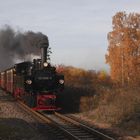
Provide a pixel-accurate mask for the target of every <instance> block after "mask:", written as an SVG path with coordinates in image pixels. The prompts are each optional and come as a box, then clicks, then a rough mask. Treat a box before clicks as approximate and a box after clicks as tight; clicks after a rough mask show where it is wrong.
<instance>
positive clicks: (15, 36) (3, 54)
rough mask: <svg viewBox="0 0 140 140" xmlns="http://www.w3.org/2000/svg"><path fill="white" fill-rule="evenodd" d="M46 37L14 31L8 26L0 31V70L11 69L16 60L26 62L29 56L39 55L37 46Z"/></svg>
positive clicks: (29, 32)
mask: <svg viewBox="0 0 140 140" xmlns="http://www.w3.org/2000/svg"><path fill="white" fill-rule="evenodd" d="M44 38H45V39H47V41H48V38H47V36H45V35H43V34H42V33H40V32H38V33H34V32H32V31H27V32H24V33H21V32H19V31H18V32H16V31H14V30H13V29H12V28H11V27H10V26H5V27H4V28H3V29H1V30H0V70H3V69H5V68H8V67H11V66H12V65H13V64H14V63H15V61H14V60H16V59H20V60H25V61H28V60H29V59H31V57H30V56H31V55H40V48H39V44H40V41H41V40H42V39H44Z"/></svg>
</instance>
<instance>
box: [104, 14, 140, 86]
mask: <svg viewBox="0 0 140 140" xmlns="http://www.w3.org/2000/svg"><path fill="white" fill-rule="evenodd" d="M112 22H113V31H112V32H109V33H108V42H109V46H108V54H107V55H106V61H107V63H108V64H109V65H110V67H111V78H112V79H114V80H115V81H118V82H122V81H124V82H125V83H126V84H128V83H129V81H132V83H135V82H136V81H139V82H140V78H139V77H140V75H139V76H137V77H135V76H136V74H138V73H140V72H139V71H138V70H139V67H140V65H137V63H138V60H139V59H140V28H139V27H140V14H137V13H130V14H129V15H127V14H126V13H125V12H119V13H117V14H116V15H115V16H114V17H113V20H112ZM134 77H135V78H134ZM128 79H129V80H128ZM136 79H137V80H136Z"/></svg>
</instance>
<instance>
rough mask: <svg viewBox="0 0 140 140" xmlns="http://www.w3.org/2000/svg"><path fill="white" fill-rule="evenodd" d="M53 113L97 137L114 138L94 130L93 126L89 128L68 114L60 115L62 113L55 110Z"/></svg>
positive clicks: (109, 139)
mask: <svg viewBox="0 0 140 140" xmlns="http://www.w3.org/2000/svg"><path fill="white" fill-rule="evenodd" d="M55 115H56V116H58V117H60V118H62V119H64V120H66V121H69V122H71V123H73V124H75V125H77V126H78V127H80V128H82V129H85V130H87V131H88V132H90V133H92V134H94V135H97V136H98V137H99V138H101V139H103V140H115V139H114V138H112V137H110V136H107V135H105V134H103V133H101V132H99V131H97V130H95V129H93V128H90V127H89V126H86V125H84V124H82V123H80V122H77V121H75V120H73V119H72V118H69V117H68V116H65V115H62V114H60V113H58V112H55Z"/></svg>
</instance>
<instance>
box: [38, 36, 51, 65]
mask: <svg viewBox="0 0 140 140" xmlns="http://www.w3.org/2000/svg"><path fill="white" fill-rule="evenodd" d="M48 46H49V41H48V37H47V36H45V37H44V38H43V39H42V40H41V43H40V49H41V62H42V67H43V65H44V63H45V62H47V49H48Z"/></svg>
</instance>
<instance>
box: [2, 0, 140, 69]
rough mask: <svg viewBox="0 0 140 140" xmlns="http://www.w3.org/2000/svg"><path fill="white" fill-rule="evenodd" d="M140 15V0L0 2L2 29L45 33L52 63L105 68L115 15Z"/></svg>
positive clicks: (32, 0) (17, 0) (29, 0)
mask: <svg viewBox="0 0 140 140" xmlns="http://www.w3.org/2000/svg"><path fill="white" fill-rule="evenodd" d="M119 11H126V12H127V13H128V14H129V12H137V13H140V1H139V0H0V28H2V27H3V25H5V24H8V25H10V26H12V27H13V28H14V29H16V30H21V31H23V32H24V31H28V30H32V31H34V32H42V33H44V34H46V35H47V36H48V38H49V42H50V47H51V48H52V52H53V54H52V55H51V61H52V63H53V64H65V65H72V66H76V67H80V68H84V69H96V70H99V69H105V70H108V69H109V67H108V65H106V64H105V54H106V53H107V47H108V41H107V33H108V32H110V31H111V30H112V17H113V16H114V15H115V13H116V12H119Z"/></svg>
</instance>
